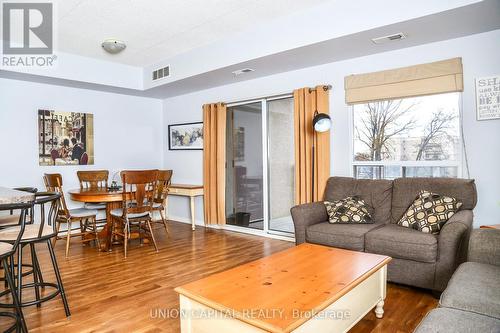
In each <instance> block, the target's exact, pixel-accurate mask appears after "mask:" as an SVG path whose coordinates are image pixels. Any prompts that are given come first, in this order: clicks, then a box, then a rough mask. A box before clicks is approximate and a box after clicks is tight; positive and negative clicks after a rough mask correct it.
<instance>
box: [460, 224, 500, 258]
mask: <svg viewBox="0 0 500 333" xmlns="http://www.w3.org/2000/svg"><path fill="white" fill-rule="evenodd" d="M467 260H468V261H475V262H479V263H483V264H490V265H496V266H500V230H497V229H475V230H473V231H472V233H471V236H470V241H469V254H468V257H467Z"/></svg>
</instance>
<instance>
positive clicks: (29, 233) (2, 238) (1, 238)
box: [0, 224, 55, 242]
mask: <svg viewBox="0 0 500 333" xmlns="http://www.w3.org/2000/svg"><path fill="white" fill-rule="evenodd" d="M20 230H21V226H20V225H16V226H15V227H9V228H5V229H2V230H0V242H14V241H15V240H16V239H17V235H19V231H20ZM39 231H40V225H39V224H27V225H26V226H25V227H24V233H23V237H22V238H21V240H23V241H28V240H32V239H37V238H38V232H39ZM52 235H54V236H55V232H54V229H52V227H51V226H47V225H45V226H44V227H43V231H42V235H41V237H42V238H43V237H48V236H52Z"/></svg>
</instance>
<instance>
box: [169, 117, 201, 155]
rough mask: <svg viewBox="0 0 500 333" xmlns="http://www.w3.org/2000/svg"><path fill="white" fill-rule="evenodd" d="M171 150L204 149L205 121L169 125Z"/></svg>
mask: <svg viewBox="0 0 500 333" xmlns="http://www.w3.org/2000/svg"><path fill="white" fill-rule="evenodd" d="M168 149H169V150H203V122H196V123H184V124H172V125H168Z"/></svg>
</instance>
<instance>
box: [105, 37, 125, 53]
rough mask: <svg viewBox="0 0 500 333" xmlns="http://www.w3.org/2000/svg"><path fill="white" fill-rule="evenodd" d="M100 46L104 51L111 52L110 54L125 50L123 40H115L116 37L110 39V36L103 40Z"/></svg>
mask: <svg viewBox="0 0 500 333" xmlns="http://www.w3.org/2000/svg"><path fill="white" fill-rule="evenodd" d="M101 46H102V48H103V49H104V50H105V51H106V52H108V53H111V54H117V53H120V52H121V51H123V50H125V48H126V47H127V45H126V44H125V42H123V41H121V40H117V39H112V38H110V39H106V40H104V42H102V44H101Z"/></svg>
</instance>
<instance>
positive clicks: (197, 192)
mask: <svg viewBox="0 0 500 333" xmlns="http://www.w3.org/2000/svg"><path fill="white" fill-rule="evenodd" d="M168 195H179V196H185V197H189V201H190V206H191V229H192V230H193V231H194V229H195V218H194V212H195V211H194V198H196V197H197V196H201V195H203V185H189V184H171V185H170V188H169V192H168ZM166 206H167V207H168V203H167V205H166Z"/></svg>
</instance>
